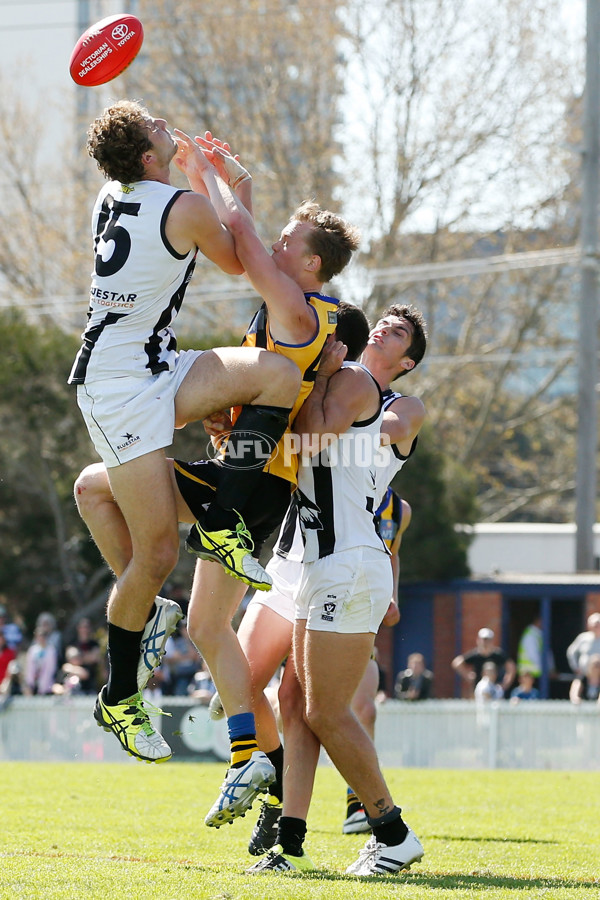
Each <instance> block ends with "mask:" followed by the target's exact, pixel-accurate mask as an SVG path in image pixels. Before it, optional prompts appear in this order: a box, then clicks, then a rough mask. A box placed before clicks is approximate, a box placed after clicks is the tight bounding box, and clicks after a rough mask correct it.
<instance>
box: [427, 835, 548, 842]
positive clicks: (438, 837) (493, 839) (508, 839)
mask: <svg viewBox="0 0 600 900" xmlns="http://www.w3.org/2000/svg"><path fill="white" fill-rule="evenodd" d="M427 837H428V838H431V839H432V840H435V841H471V842H472V843H474V844H479V843H481V842H482V841H488V842H491V843H493V844H558V843H560V842H559V841H548V840H546V839H545V838H511V837H480V835H477V837H470V836H469V835H464V834H428V835H427Z"/></svg>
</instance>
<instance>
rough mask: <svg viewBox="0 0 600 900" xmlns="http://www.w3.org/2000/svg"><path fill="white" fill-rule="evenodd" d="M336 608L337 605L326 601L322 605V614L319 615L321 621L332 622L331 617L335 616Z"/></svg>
mask: <svg viewBox="0 0 600 900" xmlns="http://www.w3.org/2000/svg"><path fill="white" fill-rule="evenodd" d="M329 596H333V595H329ZM335 599H337V598H335ZM336 606H337V603H332V602H331V601H330V600H328V601H327V602H326V603H324V604H323V612H322V613H321V619H322V621H323V622H333V617H334V615H335V608H336Z"/></svg>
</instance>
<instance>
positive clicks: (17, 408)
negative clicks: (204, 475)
mask: <svg viewBox="0 0 600 900" xmlns="http://www.w3.org/2000/svg"><path fill="white" fill-rule="evenodd" d="M0 326H1V330H2V335H3V341H4V355H3V366H2V369H1V371H0V434H2V439H1V440H0V470H1V471H2V479H1V480H0V593H2V594H4V595H5V596H6V597H7V598H8V599H9V601H11V602H12V603H13V604H14V605H15V606H16V607H17V608H18V609H19V610H20V612H22V613H23V614H24V615H25V616H26V618H27V619H28V620H29V622H30V623H31V622H32V621H33V620H34V618H35V615H36V614H37V613H38V612H40V611H41V609H43V608H46V609H48V608H51V609H55V610H59V611H60V615H62V616H68V615H69V614H70V613H72V612H74V611H75V610H76V609H78V608H80V607H82V606H84V605H85V604H86V603H87V602H89V600H90V599H91V598H92V597H93V596H94V594H95V592H96V591H97V590H98V587H99V584H101V583H102V582H104V583H107V581H108V578H109V573H108V571H107V570H106V567H105V566H104V565H103V564H102V565H101V564H100V559H99V556H98V553H97V551H96V550H95V547H94V545H93V544H92V543H91V542H90V540H89V536H88V534H87V530H86V529H85V526H83V523H82V522H81V521H80V520H79V516H78V514H77V510H76V507H75V503H74V500H73V480H74V476H75V475H76V474H77V472H78V471H79V470H80V469H81V468H82V467H83V465H85V464H86V463H87V462H90V461H91V460H93V459H94V452H93V449H92V447H91V444H90V441H89V438H88V437H87V433H86V431H85V428H83V427H82V422H81V415H80V413H79V410H78V408H77V404H76V400H75V391H74V389H73V388H71V387H69V386H68V385H67V383H66V382H67V376H68V373H69V369H70V366H71V363H72V361H73V358H74V356H75V353H76V350H77V342H76V340H75V339H74V338H67V337H66V336H65V334H64V333H63V332H62V331H61V330H60V329H58V328H55V327H54V328H52V327H47V328H40V327H37V326H32V325H29V324H27V323H26V322H25V320H24V317H23V316H22V315H20V314H19V313H16V312H14V311H13V312H8V313H3V314H2V315H1V316H0Z"/></svg>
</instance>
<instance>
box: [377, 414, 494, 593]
mask: <svg viewBox="0 0 600 900" xmlns="http://www.w3.org/2000/svg"><path fill="white" fill-rule="evenodd" d="M432 437H433V429H432V427H431V425H429V424H425V426H424V428H423V429H422V430H421V433H420V434H419V443H418V446H417V449H416V451H415V454H414V456H412V457H411V459H410V460H409V462H408V463H407V464H406V466H405V467H404V468H403V469H402V470H401V471H400V472H399V473H398V474H397V475H396V477H395V479H394V481H393V482H392V487H393V488H394V490H395V491H396V492H397V493H398V494H400V496H401V497H403V498H404V499H405V500H407V501H408V502H409V503H410V505H411V507H412V510H413V517H412V519H411V524H410V528H408V529H407V531H406V533H405V535H404V537H403V538H402V550H401V554H400V579H401V581H415V580H425V581H432V580H433V581H435V580H442V579H447V578H460V577H463V576H465V575H468V574H469V565H468V561H467V550H468V546H469V542H470V536H469V535H468V534H467V533H465V532H463V531H457V530H456V529H455V528H454V526H455V525H456V524H458V523H464V524H472V523H473V522H475V521H476V512H477V505H476V499H475V482H474V479H473V477H472V476H471V475H469V474H468V473H467V472H466V470H465V469H463V468H462V466H460V465H459V464H457V463H456V462H455V461H453V460H452V457H451V456H449V455H444V454H443V453H442V452H441V451H440V450H439V449H438V448H437V447H436V443H435V442H434V441H433V440H432Z"/></svg>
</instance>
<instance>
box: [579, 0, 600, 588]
mask: <svg viewBox="0 0 600 900" xmlns="http://www.w3.org/2000/svg"><path fill="white" fill-rule="evenodd" d="M599 81H600V0H587V26H586V66H585V92H584V121H583V163H582V198H581V298H580V307H579V365H578V426H577V476H576V490H575V499H576V510H575V522H576V527H577V538H576V568H577V571H578V572H584V571H591V570H592V569H593V568H594V525H595V523H596V482H597V475H596V467H597V455H598V395H597V391H596V385H597V381H598V164H599V153H598V144H599V140H600V98H599Z"/></svg>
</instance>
